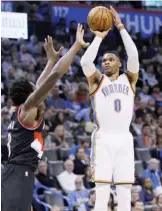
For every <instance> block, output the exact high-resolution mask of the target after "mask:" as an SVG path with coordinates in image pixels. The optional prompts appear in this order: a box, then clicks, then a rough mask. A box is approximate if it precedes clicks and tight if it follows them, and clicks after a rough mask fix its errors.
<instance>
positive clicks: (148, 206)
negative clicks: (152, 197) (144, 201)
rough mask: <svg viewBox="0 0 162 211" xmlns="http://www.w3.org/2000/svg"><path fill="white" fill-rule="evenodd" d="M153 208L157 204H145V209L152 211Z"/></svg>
mask: <svg viewBox="0 0 162 211" xmlns="http://www.w3.org/2000/svg"><path fill="white" fill-rule="evenodd" d="M153 208H155V206H153V205H146V206H145V211H152V210H153Z"/></svg>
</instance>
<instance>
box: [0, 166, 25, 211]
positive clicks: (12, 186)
mask: <svg viewBox="0 0 162 211" xmlns="http://www.w3.org/2000/svg"><path fill="white" fill-rule="evenodd" d="M15 169H16V165H14V164H8V165H7V166H6V167H5V169H4V171H3V174H2V181H1V188H2V189H1V192H2V198H1V200H2V203H1V208H2V211H13V210H14V211H19V201H20V198H21V191H20V188H19V184H20V181H19V179H20V178H19V176H18V172H16V171H15Z"/></svg>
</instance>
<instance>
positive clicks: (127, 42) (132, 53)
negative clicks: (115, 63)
mask: <svg viewBox="0 0 162 211" xmlns="http://www.w3.org/2000/svg"><path fill="white" fill-rule="evenodd" d="M110 11H111V14H112V16H113V19H114V24H115V26H116V27H117V28H118V30H119V31H120V34H121V37H122V40H123V43H124V46H125V49H126V52H127V56H128V60H127V71H126V73H127V75H128V77H129V80H130V82H131V83H132V85H133V87H134V88H135V85H136V82H137V80H138V74H139V58H138V51H137V48H136V46H135V44H134V42H133V40H132V38H131V37H130V35H129V34H128V32H127V31H126V29H125V28H124V25H123V24H122V22H121V19H120V15H119V14H118V13H117V12H116V10H115V9H114V8H113V7H110Z"/></svg>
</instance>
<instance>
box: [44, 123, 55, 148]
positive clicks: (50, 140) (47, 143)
mask: <svg viewBox="0 0 162 211" xmlns="http://www.w3.org/2000/svg"><path fill="white" fill-rule="evenodd" d="M43 137H44V149H45V150H48V149H55V148H56V146H55V145H56V144H55V143H54V140H55V136H54V134H51V133H49V126H47V125H45V128H44V131H43Z"/></svg>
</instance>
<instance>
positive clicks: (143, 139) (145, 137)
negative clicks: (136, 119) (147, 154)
mask: <svg viewBox="0 0 162 211" xmlns="http://www.w3.org/2000/svg"><path fill="white" fill-rule="evenodd" d="M151 135H152V134H151V128H150V126H149V125H148V124H144V125H143V127H142V134H141V135H139V136H137V138H136V142H137V147H138V148H151V147H152V146H153V144H154V140H153V139H152V136H151Z"/></svg>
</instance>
